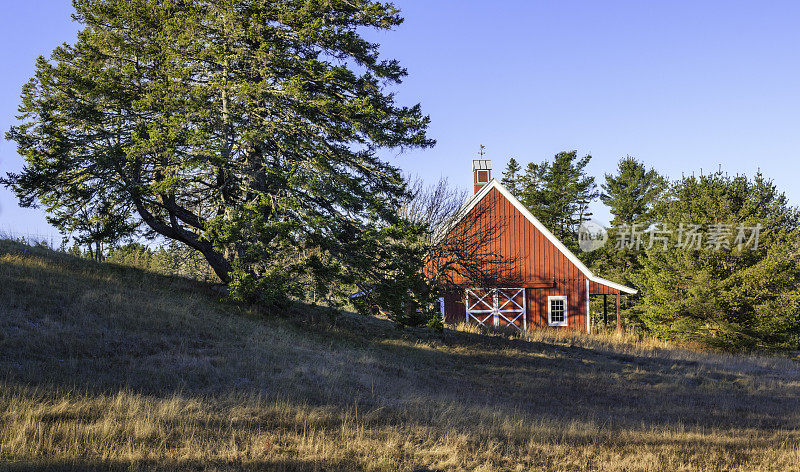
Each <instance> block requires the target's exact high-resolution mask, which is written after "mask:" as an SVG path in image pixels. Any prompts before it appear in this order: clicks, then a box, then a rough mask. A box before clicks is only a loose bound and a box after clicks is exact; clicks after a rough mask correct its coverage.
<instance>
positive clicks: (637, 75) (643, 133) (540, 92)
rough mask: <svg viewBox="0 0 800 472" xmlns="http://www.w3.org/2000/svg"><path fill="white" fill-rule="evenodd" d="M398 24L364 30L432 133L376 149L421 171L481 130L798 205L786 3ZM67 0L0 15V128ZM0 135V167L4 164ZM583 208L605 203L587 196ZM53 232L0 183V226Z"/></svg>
mask: <svg viewBox="0 0 800 472" xmlns="http://www.w3.org/2000/svg"><path fill="white" fill-rule="evenodd" d="M395 3H396V4H397V6H399V7H400V8H401V9H402V10H403V15H404V16H405V18H406V22H405V23H404V24H403V25H402V26H401V27H399V28H398V29H396V30H395V31H392V32H379V33H370V34H369V37H370V38H372V39H374V40H376V41H378V42H380V43H381V44H383V51H384V53H385V54H386V55H387V56H389V57H394V58H397V59H399V60H400V61H401V62H402V63H403V65H404V66H406V67H407V68H408V70H409V77H408V78H407V79H406V80H405V82H404V83H403V85H402V86H401V87H399V88H398V89H397V92H398V99H399V101H400V102H402V103H405V104H413V103H417V102H420V103H422V105H423V108H424V110H425V112H426V113H428V114H430V115H431V119H432V125H431V128H430V134H431V136H432V137H434V138H436V139H437V140H438V145H437V146H436V147H435V148H433V149H429V150H424V151H410V152H406V153H403V154H400V155H398V154H397V153H395V152H390V153H386V158H387V159H389V160H391V161H392V162H393V163H395V164H396V165H398V166H400V167H401V168H403V169H404V170H406V171H407V172H409V173H415V174H419V175H421V176H423V177H424V178H426V179H428V180H431V181H433V180H435V179H437V178H438V177H439V176H447V177H449V178H450V180H451V182H452V183H454V184H457V185H460V186H463V187H465V188H466V187H468V186H469V184H470V183H471V169H470V165H471V159H473V158H475V157H476V156H477V152H478V147H479V145H480V144H484V145H485V146H486V151H487V155H486V157H487V158H491V159H492V160H493V161H494V166H495V169H496V171H495V173H496V174H499V172H500V171H501V170H502V168H503V167H504V166H505V164H506V162H507V160H508V158H509V157H511V156H513V157H515V158H516V159H517V160H519V161H521V162H523V163H525V162H528V161H531V160H534V161H541V160H543V159H545V158H548V157H551V156H552V155H553V154H555V153H556V152H559V151H562V150H572V149H577V150H578V151H579V153H580V154H582V155H583V154H587V153H589V154H591V155H592V156H593V160H592V163H591V164H590V167H589V171H590V173H591V174H592V175H594V176H596V177H597V178H598V179H601V178H602V175H603V173H605V172H612V171H613V170H614V168H615V165H616V162H617V160H618V159H619V158H621V157H623V156H625V155H626V154H630V155H632V156H635V157H637V158H639V159H641V160H643V161H645V162H646V163H647V164H648V165H650V166H652V167H655V168H656V169H658V170H659V171H661V172H662V173H664V174H666V175H668V176H670V177H672V178H677V177H680V175H681V173H682V172H683V173H687V174H691V173H692V172H695V173H699V172H700V169H703V171H704V172H708V171H709V170H716V169H717V168H718V166H719V165H720V164H722V167H723V170H725V171H727V172H730V173H732V174H735V173H747V174H753V173H754V172H755V171H756V170H757V169H758V168H760V169H761V170H762V172H764V173H765V174H766V175H767V176H769V177H771V178H773V179H774V180H775V182H776V183H777V184H778V186H779V187H780V188H781V189H782V190H783V191H785V192H786V193H787V194H788V195H789V198H790V200H791V202H792V203H793V204H795V205H797V204H800V186H798V185H796V181H797V180H798V179H800V127H799V126H798V125H800V118H799V117H798V114H799V113H800V85H798V84H799V82H798V77H800V47H799V46H800V3H797V2H777V1H775V2H755V1H754V2H733V1H726V2H722V1H719V2H712V1H707V2H678V1H671V2H666V1H647V2H642V1H630V2H621V1H607V2H596V1H548V2H534V1H517V0H508V1H492V2H490V1H481V2H478V1H469V0H460V1H451V0H436V1H430V0H428V1H418V0H399V1H397V2H395ZM70 12H71V2H68V1H55V0H28V1H26V2H9V4H8V5H6V6H5V8H4V15H3V16H2V19H0V41H2V44H3V48H2V52H1V53H0V54H2V56H0V58H2V63H3V66H4V67H3V74H1V75H0V128H2V130H3V131H5V130H7V129H8V127H9V126H10V125H11V124H12V123H13V115H14V114H15V110H16V106H17V103H18V97H19V91H20V87H21V86H22V84H23V83H24V82H25V81H26V80H27V78H28V77H30V75H31V74H32V72H33V64H34V60H35V58H36V56H37V55H39V54H48V53H49V51H51V50H52V48H53V47H55V46H56V45H58V44H59V43H61V42H65V41H66V42H71V41H73V39H74V37H75V32H76V31H77V28H78V25H76V24H75V23H73V22H72V21H71V20H70V18H69V13H70ZM21 163H22V161H21V159H20V158H19V156H17V155H16V152H15V147H14V145H13V143H8V142H5V141H2V142H0V171H2V172H5V171H8V170H12V171H13V170H17V169H19V167H20V166H21ZM594 212H595V215H596V217H597V219H599V220H601V221H608V220H609V219H610V217H609V216H608V212H607V211H606V210H605V209H604V208H603V206H602V205H601V204H599V203H597V204H595V205H594ZM9 229H10V230H13V231H18V232H29V233H37V234H45V235H56V234H57V232H56V231H55V230H54V229H52V228H50V227H49V226H48V225H47V223H46V222H45V220H44V216H43V214H42V213H41V212H40V211H38V210H27V209H20V208H18V207H17V204H16V200H15V199H14V197H13V195H11V194H10V193H9V192H8V191H7V190H5V189H2V190H0V231H3V230H9Z"/></svg>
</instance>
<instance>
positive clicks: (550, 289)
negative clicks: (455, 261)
mask: <svg viewBox="0 0 800 472" xmlns="http://www.w3.org/2000/svg"><path fill="white" fill-rule="evenodd" d="M472 212H473V214H474V215H480V221H478V222H475V224H480V225H481V226H482V227H485V228H487V229H489V228H493V229H497V228H498V227H499V229H500V232H501V234H500V237H499V238H497V239H496V240H494V241H492V245H493V247H492V250H493V251H494V252H497V253H498V254H500V255H501V256H502V257H503V258H504V259H509V260H513V261H514V264H512V266H511V267H508V270H507V271H506V275H507V278H508V280H509V281H513V282H510V283H509V284H507V285H506V286H510V287H525V288H526V289H527V290H526V292H527V293H526V297H527V300H526V303H527V321H528V326H529V327H537V326H547V325H548V323H547V297H548V296H549V295H566V296H567V307H568V308H567V309H568V325H569V328H571V329H576V330H586V296H587V294H586V280H587V278H586V276H585V275H584V274H583V273H582V272H581V270H580V269H579V268H578V267H577V266H575V264H573V263H572V262H571V261H570V260H569V259H568V258H567V257H566V256H565V255H564V254H563V253H562V252H561V251H560V250H559V249H558V248H557V247H556V246H555V245H554V244H553V243H552V242H551V241H550V240H549V239H547V237H546V236H545V235H544V234H542V233H541V232H540V231H539V230H538V229H536V227H535V226H534V225H533V224H532V223H531V222H530V221H528V219H527V218H526V217H525V215H523V214H522V213H521V212H520V211H519V210H518V209H517V208H516V207H515V206H514V205H513V203H512V202H511V201H509V200H508V199H506V198H505V197H504V196H503V195H502V194H501V193H500V192H499V191H498V190H497V189H496V188H492V189H491V190H490V191H489V193H488V194H487V195H486V196H485V197H484V198H483V199H482V200H481V201H480V202H478V203H477V205H476V207H475V208H474V209H473V210H472ZM465 220H466V221H472V219H471V218H470V217H469V216H468V217H467V218H465ZM458 282H461V283H463V284H464V285H468V282H467V281H466V280H461V281H458ZM595 285H597V286H598V287H604V286H601V285H599V284H595ZM592 293H595V292H594V291H592ZM598 293H604V292H598ZM607 293H617V292H607ZM464 319H465V307H464V303H463V293H459V292H453V293H450V294H448V295H446V296H445V321H447V322H459V321H463V320H464Z"/></svg>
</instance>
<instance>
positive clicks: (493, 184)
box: [436, 179, 638, 295]
mask: <svg viewBox="0 0 800 472" xmlns="http://www.w3.org/2000/svg"><path fill="white" fill-rule="evenodd" d="M493 188H495V189H497V191H498V192H500V194H501V195H503V196H504V197H506V199H507V200H508V201H509V202H511V204H512V205H514V208H516V209H517V210H518V211H519V212H520V213H522V215H523V216H524V217H525V218H526V219H527V220H528V221H529V222H530V223H531V224H532V225H533V226H534V227H535V228H536V229H538V230H539V232H541V233H542V234H543V235H544V236H545V237H546V238H547V239H548V240H549V241H550V242H551V243H553V245H554V246H555V247H556V248H557V249H558V250H559V251H561V253H562V254H564V256H566V258H567V259H568V260H569V261H570V262H572V263H573V264H575V267H577V268H578V270H580V271H581V272H582V273H583V275H585V276H586V278H587V279H589V280H590V281H592V282H595V283H598V284H601V285H605V286H607V287H611V288H613V289H616V290H619V291H620V292H625V293H629V294H631V295H633V294H635V293H637V292H638V291H637V290H636V289H633V288H630V287H626V286H625V285H621V284H618V283H615V282H612V281H610V280H606V279H604V278H601V277H597V276H595V275H594V274H592V271H590V270H589V268H588V267H586V266H585V265H584V264H583V262H581V260H580V259H578V257H577V256H576V255H575V254H573V253H572V251H570V250H569V249H567V247H566V246H564V244H563V243H562V242H561V241H559V240H558V238H557V237H555V235H554V234H553V233H551V232H550V230H548V229H547V228H546V227H545V226H544V225H543V224H542V222H541V221H539V220H538V219H536V217H535V216H533V214H532V213H531V212H530V211H529V210H528V209H527V208H525V205H523V204H522V203H521V202H520V201H519V200H517V198H516V197H515V196H514V195H512V194H511V192H509V191H508V190H507V189H506V188H505V187H503V185H502V184H501V183H500V181H498V180H497V179H492V180H491V181H490V182H489V183H488V184H486V185H484V186H483V188H481V189H480V190H479V191H478V193H476V194H475V195H473V196H472V198H470V199H468V200H467V201H466V202H464V205H463V206H462V207H461V209H460V210H459V211H458V213H457V215H458V216H457V217H456V218H454V219H453V220H452V221H451V223H450V224H448V225H447V226H446V227H444V228H443V230H442V231H441V232H440V233H439V236H438V237H437V238H436V240H437V241H440V240H441V239H442V238H444V237H445V236H446V235H447V233H449V232H450V230H451V229H452V228H453V227H455V226H456V225H457V224H458V223H459V222H460V221H461V220H462V219H464V217H465V216H466V215H467V214H468V213H469V212H470V211H471V210H472V209H473V208H475V205H477V204H478V202H480V201H481V200H483V197H485V196H486V195H488V194H489V192H491V190H492V189H493Z"/></svg>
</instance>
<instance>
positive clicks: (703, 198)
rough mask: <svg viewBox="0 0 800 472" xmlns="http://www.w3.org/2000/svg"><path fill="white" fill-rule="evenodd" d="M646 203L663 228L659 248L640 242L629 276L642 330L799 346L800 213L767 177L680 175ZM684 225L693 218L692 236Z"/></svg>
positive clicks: (736, 343) (738, 344) (726, 343)
mask: <svg viewBox="0 0 800 472" xmlns="http://www.w3.org/2000/svg"><path fill="white" fill-rule="evenodd" d="M653 211H654V216H655V218H656V219H657V220H658V221H659V222H662V223H663V225H664V227H662V230H665V229H667V228H669V229H671V230H672V234H671V235H670V239H669V243H668V244H667V245H666V246H667V247H666V249H665V248H664V247H663V246H662V245H661V244H656V245H655V246H654V247H652V248H650V249H648V250H647V251H646V253H645V257H644V259H643V264H644V269H643V272H642V277H641V281H640V283H639V284H637V285H638V286H640V287H642V288H643V291H642V293H643V303H642V305H641V307H642V310H643V316H642V317H643V321H644V322H645V324H646V326H647V327H648V328H649V329H650V330H651V331H652V332H654V333H656V334H658V335H660V336H663V337H666V338H673V339H690V340H698V341H702V342H706V343H709V344H713V345H719V346H723V347H727V348H742V347H744V348H768V347H781V348H791V349H797V348H798V347H800V256H798V253H797V250H796V246H795V245H796V241H797V240H798V238H799V237H800V212H798V210H797V208H794V207H791V206H790V205H789V204H788V200H787V198H786V196H785V195H784V194H783V193H780V192H779V191H778V190H777V189H776V187H775V185H774V184H773V183H772V182H771V181H770V180H768V179H766V178H764V177H763V176H762V175H761V174H758V175H756V176H755V178H753V179H748V178H746V177H743V176H737V177H735V178H732V177H728V176H724V175H722V174H721V173H716V174H712V175H706V176H701V177H699V178H695V177H689V178H684V179H682V180H680V181H678V182H676V183H675V184H673V185H672V187H671V189H670V190H669V193H668V198H666V199H663V200H661V201H659V203H658V204H657V205H656V207H655V208H654V210H653ZM681 225H683V226H681ZM689 225H700V226H699V230H700V231H695V232H694V234H700V235H701V236H700V240H699V241H696V240H694V239H693V238H690V236H689V235H690V233H689V232H688V231H687V229H688V228H690V226H689ZM758 225H761V226H760V229H759V230H756V228H757V227H758ZM690 242H691V243H692V244H687V243H690ZM687 246H688V247H687Z"/></svg>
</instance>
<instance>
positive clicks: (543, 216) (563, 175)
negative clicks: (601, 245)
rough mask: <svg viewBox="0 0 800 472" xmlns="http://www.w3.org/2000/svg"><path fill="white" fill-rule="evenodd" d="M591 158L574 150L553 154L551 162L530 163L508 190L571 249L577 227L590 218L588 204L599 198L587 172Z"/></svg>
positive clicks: (576, 243)
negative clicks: (580, 155) (582, 155)
mask: <svg viewBox="0 0 800 472" xmlns="http://www.w3.org/2000/svg"><path fill="white" fill-rule="evenodd" d="M591 158H592V157H591V156H589V155H587V156H584V157H580V158H579V157H578V153H577V151H569V152H560V153H558V154H556V155H555V156H554V157H553V160H552V161H549V160H546V161H543V162H540V163H536V162H530V163H528V165H527V166H526V167H525V172H524V173H523V174H521V175H519V174H518V176H517V178H516V179H515V181H514V183H515V185H514V187H513V188H509V191H511V192H512V193H513V194H514V196H515V197H517V198H518V199H519V200H520V202H522V204H523V205H525V207H526V208H528V210H530V212H531V213H533V215H534V216H535V217H536V218H537V219H538V220H539V221H541V222H542V224H544V225H545V227H547V229H549V230H550V231H552V232H553V233H554V234H555V235H556V236H557V237H558V238H559V239H561V240H562V241H563V242H564V243H565V244H566V245H567V246H569V247H571V248H573V249H577V247H578V240H577V234H578V228H579V227H580V225H581V223H583V222H584V221H586V220H587V219H588V218H589V216H590V214H589V211H588V207H589V204H590V203H591V202H592V201H593V200H595V199H596V198H597V197H598V195H599V194H598V192H597V186H596V185H595V182H594V177H592V176H589V175H587V173H586V166H587V165H588V164H589V161H590V160H591ZM515 163H516V161H515ZM509 170H510V168H509ZM507 172H508V171H507Z"/></svg>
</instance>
